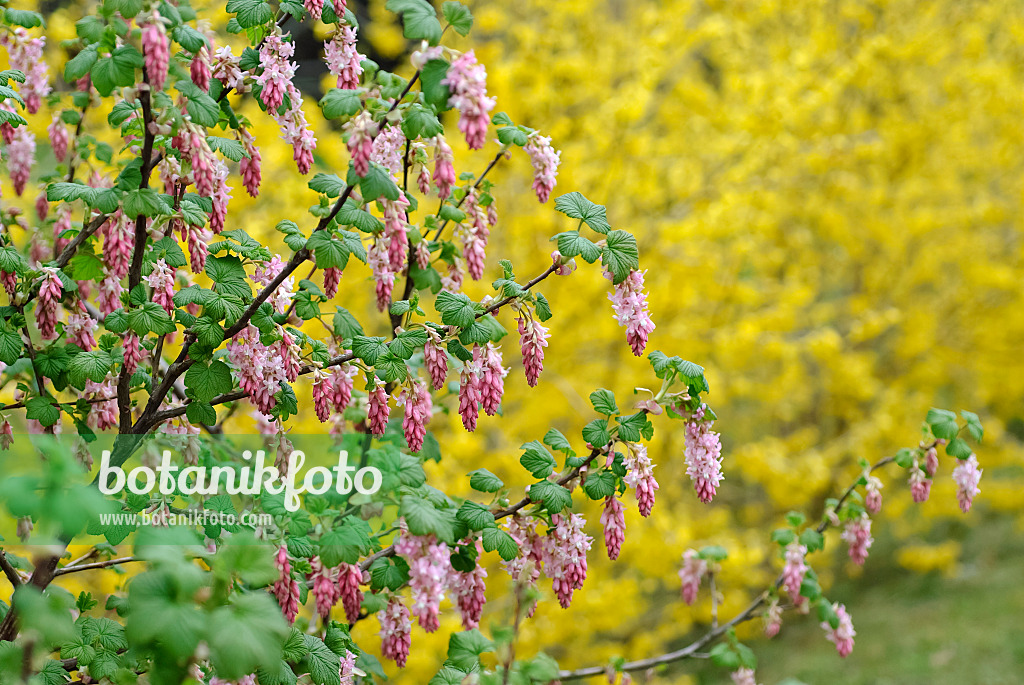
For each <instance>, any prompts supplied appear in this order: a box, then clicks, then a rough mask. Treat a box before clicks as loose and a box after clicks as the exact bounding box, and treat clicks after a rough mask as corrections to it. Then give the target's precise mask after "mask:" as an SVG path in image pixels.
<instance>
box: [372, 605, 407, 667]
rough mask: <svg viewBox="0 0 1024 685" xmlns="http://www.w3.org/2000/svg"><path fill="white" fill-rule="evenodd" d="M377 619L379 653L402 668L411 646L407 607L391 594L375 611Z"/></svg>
mask: <svg viewBox="0 0 1024 685" xmlns="http://www.w3.org/2000/svg"><path fill="white" fill-rule="evenodd" d="M377 620H378V621H380V637H381V654H383V655H384V658H385V659H391V660H392V661H394V662H395V663H396V664H398V666H399V668H404V667H405V662H406V660H407V659H408V658H409V647H410V646H412V621H410V620H409V609H408V608H407V607H406V606H405V605H404V604H402V600H401V599H400V598H399V597H398V596H396V595H392V596H391V599H389V600H388V605H387V606H386V607H385V608H384V609H382V610H380V611H378V612H377Z"/></svg>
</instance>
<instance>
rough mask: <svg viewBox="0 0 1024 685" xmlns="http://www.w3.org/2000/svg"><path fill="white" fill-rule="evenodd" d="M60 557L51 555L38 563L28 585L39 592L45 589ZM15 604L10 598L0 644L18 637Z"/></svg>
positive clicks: (51, 578) (1, 628)
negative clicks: (9, 606)
mask: <svg viewBox="0 0 1024 685" xmlns="http://www.w3.org/2000/svg"><path fill="white" fill-rule="evenodd" d="M59 560H60V557H59V556H58V555H55V554H51V555H49V556H47V557H45V558H43V559H41V560H40V561H39V562H38V563H36V568H35V570H34V571H32V576H31V577H30V578H29V580H28V583H29V585H31V586H33V587H35V588H38V589H39V590H44V589H46V586H47V585H49V584H50V581H51V580H53V573H54V571H55V570H56V568H57V562H58V561H59ZM16 605H17V602H16V601H15V600H14V599H13V598H11V608H10V609H9V610H8V612H7V615H6V616H4V620H3V621H2V622H0V642H2V641H5V640H6V641H11V640H13V639H14V638H15V637H17V635H18V628H17V623H16V616H17V613H18V612H17V606H16Z"/></svg>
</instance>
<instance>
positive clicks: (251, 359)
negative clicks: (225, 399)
mask: <svg viewBox="0 0 1024 685" xmlns="http://www.w3.org/2000/svg"><path fill="white" fill-rule="evenodd" d="M227 351H228V360H229V361H230V362H231V364H232V365H233V366H234V370H235V376H236V377H237V378H238V383H239V386H240V387H241V388H242V390H244V391H245V393H246V394H247V395H249V399H250V400H251V401H252V403H253V404H254V405H255V406H256V408H257V409H259V410H260V411H261V412H263V413H264V414H270V412H271V410H272V409H273V408H274V406H275V405H276V404H277V398H276V397H275V395H276V394H277V393H278V392H279V391H280V389H281V383H282V382H283V381H285V380H287V378H286V376H285V369H284V360H283V359H282V358H281V354H280V352H279V351H278V350H277V349H275V348H273V347H268V346H266V345H264V344H263V343H261V342H260V332H259V330H258V329H257V328H256V327H255V326H252V325H249V326H247V327H245V328H244V329H242V330H241V331H239V332H238V333H237V334H235V336H234V337H233V338H232V339H231V340H230V341H228V344H227Z"/></svg>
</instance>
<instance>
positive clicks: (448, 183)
mask: <svg viewBox="0 0 1024 685" xmlns="http://www.w3.org/2000/svg"><path fill="white" fill-rule="evenodd" d="M454 161H455V155H454V154H452V149H451V147H450V146H449V145H448V142H447V141H446V140H445V139H444V136H440V135H439V136H435V137H434V185H436V186H437V195H438V197H440V198H441V199H442V200H446V199H448V198H449V197H450V196H451V194H452V186H454V185H455V183H456V182H457V181H456V178H455V166H454V164H453V162H454Z"/></svg>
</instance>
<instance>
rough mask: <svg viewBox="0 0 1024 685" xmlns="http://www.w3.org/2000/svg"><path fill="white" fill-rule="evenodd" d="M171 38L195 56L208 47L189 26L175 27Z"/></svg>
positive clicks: (200, 35)
mask: <svg viewBox="0 0 1024 685" xmlns="http://www.w3.org/2000/svg"><path fill="white" fill-rule="evenodd" d="M171 37H172V38H174V40H175V42H177V43H178V45H180V46H181V47H183V48H185V49H186V50H188V51H189V52H191V53H193V54H195V53H197V52H199V51H200V50H201V49H202V48H203V47H204V46H205V45H206V38H205V37H204V36H203V34H201V33H199V31H197V30H195V29H194V28H192V27H191V26H188V25H187V24H183V25H182V26H175V27H174V28H173V29H171ZM236 161H237V160H236Z"/></svg>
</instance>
